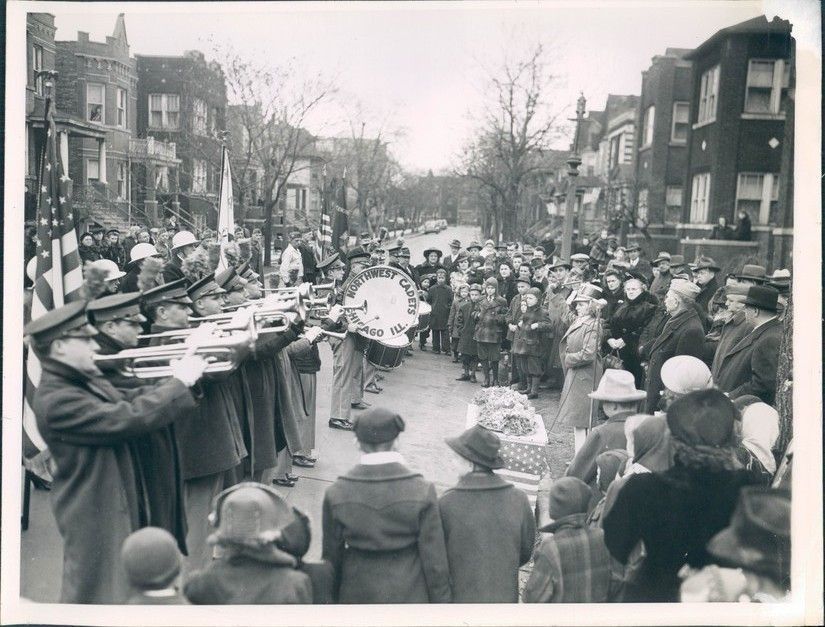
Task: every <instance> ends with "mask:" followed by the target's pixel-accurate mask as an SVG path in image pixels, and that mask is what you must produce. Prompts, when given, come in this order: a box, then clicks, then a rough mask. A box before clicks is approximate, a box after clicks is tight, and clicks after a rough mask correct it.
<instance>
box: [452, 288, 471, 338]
mask: <svg viewBox="0 0 825 627" xmlns="http://www.w3.org/2000/svg"><path fill="white" fill-rule="evenodd" d="M469 300H470V297H469V296H468V297H466V298H461V297H460V296H458V294H457V293H456V297H455V298H454V299H453V304H452V305H450V317H449V318H448V319H447V329H448V330H449V331H450V339H453V340H457V339H459V338H460V337H461V335H460V333H459V330H458V327H457V326H456V323H455V319H456V316H457V315H458V310H459V309H460V308H461V305H463V304H464V303H466V302H468V301H469Z"/></svg>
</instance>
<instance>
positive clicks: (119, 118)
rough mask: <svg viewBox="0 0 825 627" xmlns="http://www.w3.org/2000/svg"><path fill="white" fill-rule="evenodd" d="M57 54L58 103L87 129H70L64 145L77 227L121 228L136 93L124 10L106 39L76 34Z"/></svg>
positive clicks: (127, 192)
mask: <svg viewBox="0 0 825 627" xmlns="http://www.w3.org/2000/svg"><path fill="white" fill-rule="evenodd" d="M55 52H56V58H55V67H56V70H57V72H58V78H57V81H56V88H55V94H56V101H57V107H58V109H59V110H60V111H61V112H64V113H68V114H70V115H71V116H72V117H73V118H75V119H79V120H80V121H82V123H83V130H84V132H82V133H81V132H74V133H71V132H70V133H69V134H68V149H67V150H65V149H64V152H65V153H67V154H65V155H64V158H66V157H68V159H67V161H68V174H69V177H70V178H71V179H72V181H73V189H72V198H73V203H74V207H75V208H76V211H77V214H78V217H79V222H80V224H79V227H80V228H81V229H82V228H84V227H85V226H88V225H90V224H99V225H102V226H121V225H123V224H125V223H126V222H127V221H128V219H129V216H130V215H131V211H132V206H131V203H130V192H131V190H130V179H131V177H130V154H129V148H130V141H131V138H132V136H133V134H134V132H135V127H136V116H135V104H136V97H137V73H136V71H135V61H134V59H133V58H132V57H131V56H130V55H129V42H128V40H127V37H126V24H125V20H124V17H123V14H121V15H119V16H118V18H117V21H116V23H115V28H114V32H113V34H112V35H111V36H109V37H106V41H105V42H97V41H91V40H90V39H89V34H88V33H85V32H78V33H77V40H76V41H57V42H56V44H55Z"/></svg>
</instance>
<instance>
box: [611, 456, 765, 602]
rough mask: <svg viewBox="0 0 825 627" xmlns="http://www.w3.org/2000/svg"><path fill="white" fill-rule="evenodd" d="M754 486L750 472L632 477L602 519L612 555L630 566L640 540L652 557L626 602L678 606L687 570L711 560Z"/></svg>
mask: <svg viewBox="0 0 825 627" xmlns="http://www.w3.org/2000/svg"><path fill="white" fill-rule="evenodd" d="M754 481H755V478H754V477H753V475H752V474H751V473H749V472H748V471H744V470H740V471H722V472H711V471H708V470H687V469H685V468H684V467H681V466H676V467H674V468H671V469H670V470H667V471H665V472H663V473H644V474H635V475H631V476H630V477H629V478H628V479H627V481H626V482H625V483H624V485H623V486H622V488H621V490H619V492H618V494H617V496H616V500H615V502H614V503H613V505H612V506H611V507H610V508H609V509H607V512H606V513H605V515H604V518H603V521H604V522H603V525H602V526H603V528H604V541H605V544H606V545H607V548H608V550H609V551H610V553H611V554H612V555H613V557H615V558H616V559H617V560H619V562H621V563H622V564H626V563H627V562H628V559H629V558H630V556H631V553H632V552H633V550H634V549H635V548H636V545H637V544H638V543H639V540H642V541H644V546H645V550H646V551H647V557H646V558H645V560H644V562H643V563H642V566H641V569H640V572H639V574H638V577H637V579H636V582H635V584H634V585H633V586H631V587H630V588H629V589H628V590H627V592H626V596H625V601H627V602H634V601H635V602H642V601H647V602H666V601H678V600H679V599H678V594H679V584H680V580H679V577H678V575H677V573H678V572H679V570H680V569H681V567H682V566H683V565H684V564H690V565H691V566H692V567H694V568H701V567H703V566H705V565H707V564H708V563H709V562H710V561H711V560H710V557H709V555H708V553H707V551H706V549H705V547H706V546H707V543H708V541H709V540H710V539H711V538H712V537H713V536H714V535H715V534H716V533H718V532H719V531H721V530H722V529H723V528H724V527H726V526H727V525H728V524H729V523H730V517H731V514H733V509H734V507H735V506H736V502H737V500H738V499H739V491H740V489H741V488H742V487H743V486H745V485H748V484H751V483H753V482H754Z"/></svg>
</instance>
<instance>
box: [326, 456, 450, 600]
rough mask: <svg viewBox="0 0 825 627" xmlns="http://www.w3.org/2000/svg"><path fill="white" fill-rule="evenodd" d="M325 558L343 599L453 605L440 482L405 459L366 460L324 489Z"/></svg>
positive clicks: (339, 596) (339, 597) (339, 594)
mask: <svg viewBox="0 0 825 627" xmlns="http://www.w3.org/2000/svg"><path fill="white" fill-rule="evenodd" d="M322 526H323V549H322V556H323V559H325V560H327V561H328V562H329V563H330V564H332V567H333V571H334V573H335V588H336V590H337V598H338V602H339V603H449V602H450V600H451V598H452V593H451V590H450V572H449V565H448V563H447V550H446V546H445V544H444V530H443V528H442V526H441V515H440V514H439V510H438V501H437V498H436V493H435V487H433V484H431V483H430V482H429V481H426V480H425V479H424V478H423V477H422V476H421V475H420V474H419V473H416V472H413V471H412V470H410V469H409V468H407V467H406V466H404V465H403V464H401V463H399V462H391V463H386V464H377V465H365V464H359V465H357V466H355V467H354V468H352V469H351V470H350V471H349V472H347V474H345V475H343V476H341V477H339V478H338V479H337V480H336V481H335V483H333V484H332V485H331V486H330V487H329V488H327V491H326V493H325V494H324V505H323V513H322Z"/></svg>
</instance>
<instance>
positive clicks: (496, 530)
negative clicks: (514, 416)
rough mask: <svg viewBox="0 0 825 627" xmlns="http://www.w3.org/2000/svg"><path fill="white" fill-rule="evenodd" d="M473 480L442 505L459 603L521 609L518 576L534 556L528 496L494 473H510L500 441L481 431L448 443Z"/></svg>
mask: <svg viewBox="0 0 825 627" xmlns="http://www.w3.org/2000/svg"><path fill="white" fill-rule="evenodd" d="M446 442H447V445H448V446H449V447H450V448H451V449H453V451H455V452H456V453H457V454H458V455H459V456H460V458H461V461H462V462H463V464H464V465H465V466H467V468H466V470H467V471H469V472H467V474H463V475H461V476H460V477H459V480H458V483H457V484H456V485H455V486H453V487H452V488H450V489H449V490H447V491H446V492H445V493H444V495H443V496H442V497H441V499H440V500H439V502H438V506H439V509H440V510H441V522H442V524H443V526H444V539H445V541H446V543H447V558H448V561H449V563H450V579H451V581H452V587H453V602H454V603H518V570H519V567H520V566H522V565H524V564H526V563H527V562H528V561H529V559H530V555H531V554H532V552H533V543H534V541H535V537H536V523H535V519H534V518H533V512H532V511H531V508H530V502H529V501H528V500H527V495H526V494H525V493H524V492H522V491H521V490H519V489H517V488H516V487H515V486H513V484H511V483H509V482H508V481H505V480H504V479H502V478H501V477H499V476H498V475H497V474H495V473H494V472H493V470H495V469H496V468H503V467H504V460H503V459H502V458H501V455H500V454H499V449H500V447H501V440H500V439H499V437H498V436H497V435H496V434H495V433H493V432H492V431H489V430H488V429H485V428H484V427H481V426H479V425H475V426H473V427H470V428H469V429H467V430H466V431H465V432H464V433H462V434H461V435H458V436H456V437H451V438H447V439H446Z"/></svg>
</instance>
